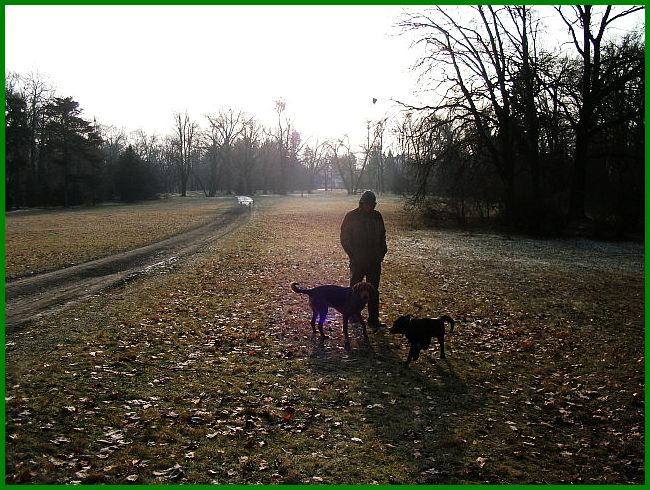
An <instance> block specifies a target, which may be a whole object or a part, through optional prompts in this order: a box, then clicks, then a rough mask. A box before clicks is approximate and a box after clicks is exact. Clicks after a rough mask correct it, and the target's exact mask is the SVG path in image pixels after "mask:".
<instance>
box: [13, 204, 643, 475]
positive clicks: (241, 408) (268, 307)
mask: <svg viewBox="0 0 650 490" xmlns="http://www.w3.org/2000/svg"><path fill="white" fill-rule="evenodd" d="M355 204H356V201H355V200H354V198H353V197H350V198H346V197H342V196H335V197H328V196H317V195H315V196H308V197H306V198H299V197H294V196H290V197H285V198H262V199H259V202H258V203H257V204H256V206H257V207H256V209H255V211H254V215H253V216H252V218H251V221H250V223H249V224H247V225H246V226H245V227H243V228H241V229H240V230H238V232H237V233H236V234H233V235H230V236H228V237H225V238H223V239H221V240H219V241H218V242H215V243H214V245H212V246H210V247H208V248H207V249H206V250H204V251H203V252H202V253H200V254H197V255H196V256H194V257H191V258H187V259H183V260H180V261H178V262H177V263H175V264H174V266H173V268H172V269H171V271H169V272H168V273H167V274H165V275H156V274H153V275H150V276H146V277H141V278H139V279H138V280H137V281H134V282H132V283H129V284H126V285H125V286H124V287H123V288H118V289H116V290H113V291H110V292H108V293H106V294H103V295H98V296H95V297H93V298H91V299H89V300H88V301H86V302H83V303H80V304H78V305H76V306H74V307H71V308H68V309H66V310H64V311H62V312H60V313H59V314H57V315H54V316H50V317H44V318H43V319H40V320H38V321H36V322H35V323H33V324H32V325H30V326H28V327H26V328H25V329H23V330H21V331H18V332H16V333H14V334H12V335H11V336H10V337H9V338H7V339H6V349H7V350H6V359H7V373H6V385H7V389H6V421H7V425H6V434H7V441H6V467H7V478H6V481H7V483H58V484H69V483H84V484H91V483H138V484H147V483H161V482H167V483H230V484H232V483H235V484H246V483H250V484H253V483H265V484H295V483H325V484H340V483H360V484H364V483H365V484H369V483H382V484H440V483H448V484H458V483H492V484H495V483H526V484H533V483H556V484H562V483H586V484H594V483H598V484H600V483H640V482H642V481H643V478H644V477H643V475H644V423H643V421H644V395H643V393H644V378H643V373H644V362H645V360H644V353H643V338H644V330H643V328H644V327H643V247H642V246H636V245H633V244H601V243H597V244H585V243H582V242H580V243H575V242H565V241H556V240H533V239H528V238H523V237H522V238H518V237H514V238H512V239H505V238H504V237H502V236H500V235H490V234H480V233H475V234H472V233H467V232H464V231H451V230H444V231H441V230H427V229H421V228H415V227H411V226H409V223H410V220H409V219H408V218H407V217H406V216H405V215H404V212H403V210H402V207H401V203H400V202H399V200H398V199H391V198H388V197H386V198H384V199H382V204H381V206H380V209H381V211H382V212H383V213H384V218H385V220H386V224H387V227H388V237H389V255H388V256H387V259H386V262H385V264H384V269H383V278H382V314H383V317H384V319H385V321H387V323H390V321H391V319H393V318H395V317H396V316H397V315H399V314H404V313H412V314H415V315H417V316H438V315H439V314H442V313H447V314H450V315H451V316H452V317H454V318H455V319H457V320H458V323H457V327H456V329H455V330H454V334H453V335H451V336H449V339H448V345H449V351H448V358H447V360H445V361H443V360H440V359H438V354H439V353H438V351H437V348H436V347H432V349H431V350H429V351H426V352H425V353H424V355H423V356H422V357H421V358H420V359H419V360H418V361H417V362H415V363H412V364H411V366H410V367H409V368H405V367H404V366H403V365H402V362H403V361H404V359H405V358H406V352H407V345H406V343H405V340H404V339H403V338H401V337H397V336H392V335H390V334H389V333H388V332H387V331H386V330H380V331H379V332H378V333H376V334H371V337H370V340H369V342H367V343H366V342H364V340H363V337H362V335H361V332H360V331H357V330H356V329H351V334H352V339H353V344H352V350H351V351H350V352H346V351H345V349H344V348H343V342H342V332H341V324H340V316H338V315H337V314H334V312H332V315H331V319H330V322H329V323H328V324H327V334H328V338H327V339H325V340H321V339H320V338H319V337H314V336H313V335H312V333H311V327H310V326H309V319H310V310H309V307H308V305H307V304H306V301H305V298H304V297H302V296H300V295H297V294H294V293H292V292H291V291H290V290H289V287H288V285H289V283H290V282H291V281H298V282H300V283H302V284H303V285H306V286H312V285H317V284H322V283H338V284H346V283H347V273H348V271H347V262H346V260H345V257H344V255H343V253H342V251H341V250H340V247H339V246H338V226H339V224H340V220H341V218H342V215H343V214H344V212H345V211H347V210H349V209H351V208H352V207H354V206H355ZM93 353H94V354H93ZM342 460H345V461H346V464H345V465H341V464H340V461H342Z"/></svg>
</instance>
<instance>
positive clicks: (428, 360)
mask: <svg viewBox="0 0 650 490" xmlns="http://www.w3.org/2000/svg"><path fill="white" fill-rule="evenodd" d="M359 330H360V329H359ZM352 332H353V329H351V340H352V348H351V350H349V351H346V350H345V349H344V348H343V339H342V338H339V337H338V335H336V327H334V329H333V335H332V337H330V338H328V339H324V341H321V340H320V339H315V341H314V343H313V348H312V351H311V354H310V355H309V356H308V359H307V362H308V366H309V369H310V370H311V371H312V373H313V375H314V376H317V377H318V378H321V379H323V383H324V385H325V386H326V385H327V384H328V383H330V382H334V383H338V386H340V385H341V384H343V386H345V388H346V389H347V394H348V395H347V396H348V399H347V400H346V401H347V405H345V404H344V405H343V406H342V408H345V410H343V412H345V413H346V414H347V413H349V414H350V416H351V417H353V418H352V419H351V423H352V422H353V421H354V420H364V421H365V423H366V424H370V425H371V427H372V430H373V432H374V433H375V434H376V436H377V439H378V440H379V441H380V443H381V445H382V447H383V448H384V450H386V451H389V452H390V453H391V455H392V457H393V456H394V457H399V458H401V460H402V464H403V465H404V468H406V471H405V472H404V474H405V475H413V476H412V480H404V481H397V480H394V479H391V478H392V477H391V478H388V477H386V479H385V481H381V480H382V478H381V476H380V475H377V476H376V478H375V479H376V480H377V481H379V482H380V483H395V484H416V483H431V484H439V483H453V481H449V480H448V477H447V476H446V475H445V473H444V472H438V471H436V472H431V473H430V474H429V473H427V472H426V470H427V468H430V467H433V466H439V465H440V463H441V462H443V463H444V465H445V466H446V467H448V468H449V467H451V468H453V467H454V465H461V463H460V462H461V461H463V459H464V458H463V457H462V455H463V453H464V452H465V447H466V445H465V443H464V442H463V441H464V439H466V437H467V436H465V435H464V431H465V430H466V429H465V428H464V427H463V426H462V424H461V423H460V422H458V423H457V420H461V419H462V417H463V415H464V414H467V413H470V412H472V411H477V410H479V408H480V407H481V405H482V404H483V400H482V399H481V398H480V397H477V396H475V395H473V394H472V393H471V390H469V389H468V386H467V384H466V382H465V380H464V376H463V370H462V369H463V368H462V363H459V361H458V360H456V359H455V358H454V357H453V355H451V354H452V351H449V352H448V356H447V358H446V359H439V358H438V356H439V350H438V349H437V348H432V349H429V350H426V351H422V353H421V355H420V359H418V361H414V362H412V363H411V364H410V365H409V366H405V365H404V361H405V359H406V355H407V352H408V346H407V345H404V343H405V342H404V339H403V338H402V337H401V336H393V335H391V334H390V333H389V332H388V329H386V328H382V329H380V331H379V332H372V330H369V340H367V341H366V340H364V339H363V336H362V334H361V333H360V332H356V331H355V332H354V335H352ZM341 337H342V336H341ZM339 391H340V390H339ZM339 401H340V400H339ZM334 402H335V400H333V401H332V402H331V403H334ZM326 403H330V402H326ZM344 423H345V422H344ZM414 453H416V454H418V455H419V456H418V457H417V458H414V457H413V454H414ZM434 462H435V464H434ZM361 464H362V463H361ZM427 465H428V466H427ZM458 472H459V473H460V472H461V469H459V470H458ZM350 483H363V482H350Z"/></svg>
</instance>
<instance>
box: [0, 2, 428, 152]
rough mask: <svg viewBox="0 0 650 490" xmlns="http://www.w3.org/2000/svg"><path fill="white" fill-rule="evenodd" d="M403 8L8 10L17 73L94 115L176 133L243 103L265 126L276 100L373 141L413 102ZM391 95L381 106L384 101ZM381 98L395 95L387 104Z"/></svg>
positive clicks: (11, 64) (304, 130)
mask: <svg viewBox="0 0 650 490" xmlns="http://www.w3.org/2000/svg"><path fill="white" fill-rule="evenodd" d="M402 11H403V9H402V8H401V7H398V6H99V5H95V6H5V69H6V70H7V71H14V72H18V73H20V74H27V73H31V72H38V73H39V74H40V75H41V76H42V77H43V78H45V79H46V80H48V81H50V82H51V84H52V85H53V86H54V87H55V88H56V91H57V94H58V95H61V96H71V97H73V98H74V99H75V100H76V101H77V102H79V104H80V106H81V108H82V109H83V111H84V112H83V114H84V116H85V117H86V118H87V119H92V118H93V117H96V118H97V120H98V122H99V123H101V124H107V125H114V126H117V127H118V128H124V129H126V130H127V131H131V130H136V129H140V128H141V129H143V130H145V131H146V132H148V133H153V132H156V133H158V134H159V135H165V134H169V133H171V132H172V131H173V113H174V112H184V111H185V110H187V111H188V112H189V114H190V117H191V118H192V119H194V120H197V121H198V122H199V123H200V124H201V126H203V127H205V126H206V124H205V123H206V120H205V118H204V117H203V116H204V115H205V114H216V113H217V112H218V110H219V109H220V108H227V107H232V108H234V109H235V110H243V111H246V112H248V113H249V114H251V115H253V116H255V117H256V118H257V119H258V121H260V122H261V123H262V124H264V125H265V126H270V125H274V126H275V124H276V123H277V114H276V112H275V101H276V100H277V99H278V98H280V97H282V98H283V99H284V100H285V101H286V115H287V116H288V117H289V118H290V119H291V120H292V122H293V125H294V127H295V128H296V129H297V130H298V131H299V132H300V133H301V134H302V137H303V140H305V139H307V138H308V137H309V136H310V135H314V136H313V138H315V137H318V138H319V139H320V141H323V139H325V138H330V137H342V136H343V135H344V134H349V136H350V138H351V140H352V141H351V142H352V144H353V145H355V144H356V145H358V144H361V143H362V141H361V139H365V134H366V121H367V120H369V119H370V120H376V119H379V118H380V117H382V116H383V115H384V114H385V113H386V112H387V111H390V108H391V106H393V107H394V105H393V104H392V103H390V101H389V100H388V99H390V98H395V99H400V100H411V97H410V96H411V94H412V93H413V91H414V89H415V83H416V80H417V77H416V75H415V74H413V73H412V72H410V70H409V68H410V66H411V65H412V64H413V62H414V60H415V55H414V53H413V52H412V50H410V49H409V42H408V40H407V39H405V38H404V37H402V36H398V33H399V29H398V28H396V27H394V25H395V24H396V23H397V21H398V18H399V15H400V14H401V13H402ZM373 97H377V98H379V99H380V101H379V102H378V103H377V104H376V105H373V104H372V98H373ZM381 99H384V101H383V102H382V100H381Z"/></svg>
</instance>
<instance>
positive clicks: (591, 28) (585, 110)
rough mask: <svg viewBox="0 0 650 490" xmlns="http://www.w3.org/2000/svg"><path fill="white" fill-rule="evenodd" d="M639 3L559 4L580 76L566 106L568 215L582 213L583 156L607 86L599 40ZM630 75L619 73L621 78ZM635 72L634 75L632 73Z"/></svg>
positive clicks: (583, 207) (634, 10)
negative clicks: (573, 105) (570, 146)
mask: <svg viewBox="0 0 650 490" xmlns="http://www.w3.org/2000/svg"><path fill="white" fill-rule="evenodd" d="M643 8H644V7H640V6H636V7H633V6H621V7H620V8H619V9H615V7H613V6H612V5H607V6H601V7H598V6H593V5H576V6H570V7H569V6H559V7H556V10H557V12H558V13H559V14H560V17H561V18H562V20H563V21H564V23H565V24H566V26H567V28H568V30H569V34H570V35H571V38H572V40H573V44H574V46H575V48H576V50H577V52H578V54H579V56H580V58H581V61H582V80H581V86H580V92H579V97H578V100H577V103H578V109H577V111H571V110H569V109H567V110H566V116H567V117H568V118H569V120H570V121H571V124H572V126H573V128H574V130H575V153H574V161H573V176H572V185H571V199H570V205H569V209H570V210H569V214H570V216H571V218H574V219H582V218H584V217H585V216H586V213H585V194H586V176H587V159H588V156H589V155H588V154H589V147H590V145H591V143H592V138H593V136H594V134H595V127H596V126H597V124H598V121H597V119H596V113H597V110H598V107H599V105H600V103H601V102H602V100H603V98H604V97H605V96H606V95H607V93H608V92H609V91H610V90H611V88H610V87H608V86H606V84H605V82H604V79H603V63H602V62H603V60H602V54H603V41H604V38H605V35H606V33H607V31H608V28H609V27H611V26H612V25H613V24H614V23H616V22H617V21H619V20H620V19H622V18H624V17H626V16H628V15H630V14H633V13H635V12H639V11H642V10H643ZM630 75H631V73H630V72H628V73H623V74H622V78H623V80H620V81H617V83H620V82H621V81H624V79H625V78H628V77H629V76H630ZM632 76H635V75H632Z"/></svg>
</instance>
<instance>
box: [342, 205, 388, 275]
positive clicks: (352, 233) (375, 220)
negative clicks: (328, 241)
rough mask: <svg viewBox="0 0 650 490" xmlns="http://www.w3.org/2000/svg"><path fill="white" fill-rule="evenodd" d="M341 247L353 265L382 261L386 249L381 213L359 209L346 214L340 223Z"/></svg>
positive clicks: (384, 229)
mask: <svg viewBox="0 0 650 490" xmlns="http://www.w3.org/2000/svg"><path fill="white" fill-rule="evenodd" d="M341 245H342V246H343V250H345V253H346V254H348V257H350V261H351V262H353V263H357V264H372V263H377V262H381V261H382V260H384V255H386V251H387V250H388V248H387V247H386V228H385V227H384V218H383V217H382V216H381V213H380V212H379V211H375V210H374V209H373V210H372V211H370V212H368V213H366V212H365V211H363V210H362V209H361V207H359V208H357V209H354V210H352V211H350V212H349V213H347V214H346V215H345V218H343V223H341Z"/></svg>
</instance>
